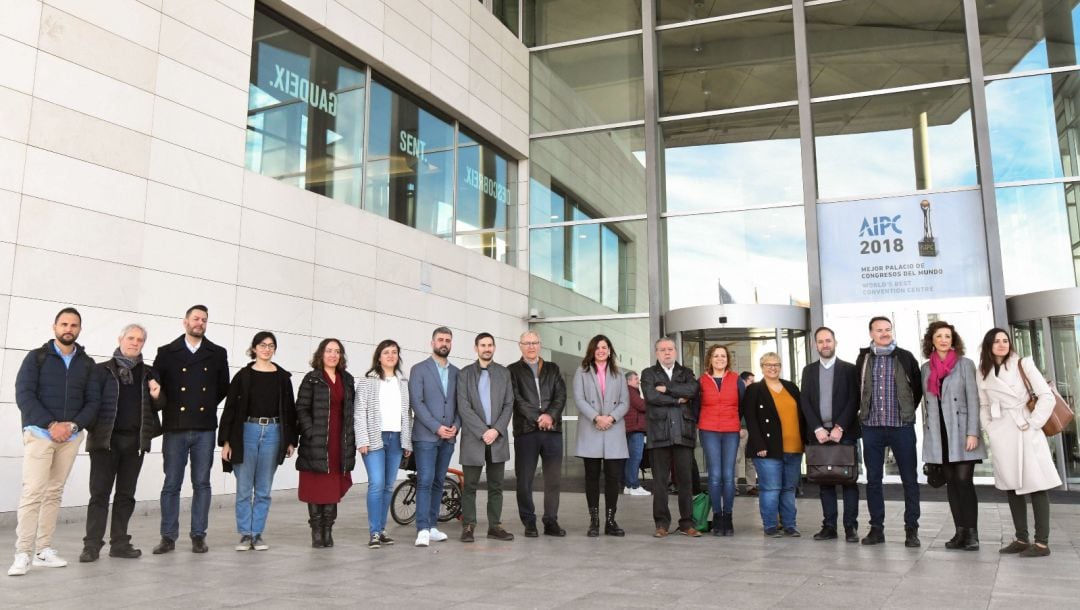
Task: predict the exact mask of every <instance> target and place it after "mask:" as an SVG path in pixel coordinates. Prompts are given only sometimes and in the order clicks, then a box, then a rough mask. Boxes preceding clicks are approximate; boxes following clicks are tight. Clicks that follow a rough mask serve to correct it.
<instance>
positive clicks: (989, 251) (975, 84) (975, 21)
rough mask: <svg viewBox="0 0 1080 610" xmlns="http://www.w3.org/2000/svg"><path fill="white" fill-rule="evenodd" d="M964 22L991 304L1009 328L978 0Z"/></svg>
mask: <svg viewBox="0 0 1080 610" xmlns="http://www.w3.org/2000/svg"><path fill="white" fill-rule="evenodd" d="M964 24H965V30H966V31H967V48H968V63H969V64H970V68H971V116H972V118H973V119H974V120H975V158H976V161H977V162H978V164H979V170H978V171H979V184H980V185H982V209H983V231H984V235H985V237H986V262H987V267H988V272H989V274H990V303H991V305H992V307H993V309H994V325H995V326H998V327H999V328H1007V327H1008V318H1009V315H1008V312H1007V311H1006V309H1005V273H1004V270H1003V267H1002V263H1001V234H1000V233H999V232H998V215H997V193H995V192H994V164H993V162H992V161H991V157H990V124H989V121H988V120H987V117H986V81H985V79H984V78H983V76H984V75H983V65H982V46H981V45H980V43H979V16H978V13H977V9H976V7H975V0H964Z"/></svg>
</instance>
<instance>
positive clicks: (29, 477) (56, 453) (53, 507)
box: [15, 431, 86, 553]
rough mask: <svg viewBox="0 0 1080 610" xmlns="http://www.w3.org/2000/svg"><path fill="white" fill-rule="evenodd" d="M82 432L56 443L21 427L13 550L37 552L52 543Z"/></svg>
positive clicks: (81, 439) (80, 442)
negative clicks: (20, 489)
mask: <svg viewBox="0 0 1080 610" xmlns="http://www.w3.org/2000/svg"><path fill="white" fill-rule="evenodd" d="M85 436H86V433H85V432H79V438H78V440H74V441H69V442H66V443H55V442H53V441H51V440H45V439H42V438H38V437H36V436H34V435H33V434H31V433H30V432H29V431H23V468H22V495H21V496H20V497H19V513H18V518H19V523H18V525H16V526H15V535H16V537H17V540H16V542H15V552H16V553H33V552H35V551H37V552H40V551H41V550H42V549H45V548H48V547H50V546H52V536H53V532H55V531H56V519H57V517H58V516H59V515H60V499H61V498H62V497H63V495H64V483H66V482H67V478H68V474H69V473H70V472H71V465H72V464H74V463H75V456H76V455H78V453H79V445H81V444H82V441H83V438H84V437H85Z"/></svg>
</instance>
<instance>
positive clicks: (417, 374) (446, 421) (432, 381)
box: [409, 326, 461, 546]
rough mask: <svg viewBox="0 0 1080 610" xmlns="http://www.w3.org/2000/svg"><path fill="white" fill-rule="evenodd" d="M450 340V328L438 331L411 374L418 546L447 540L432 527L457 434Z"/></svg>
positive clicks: (456, 372)
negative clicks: (422, 358) (424, 356)
mask: <svg viewBox="0 0 1080 610" xmlns="http://www.w3.org/2000/svg"><path fill="white" fill-rule="evenodd" d="M453 338H454V334H453V333H452V332H450V329H449V328H447V327H445V326H440V327H439V328H436V329H435V332H433V333H431V357H430V358H428V359H427V360H424V361H423V362H421V363H419V364H417V365H416V366H414V367H412V370H411V371H410V372H409V404H410V406H412V410H413V418H414V419H413V431H412V443H413V453H414V454H415V455H416V546H427V545H428V543H429V542H430V541H432V540H434V541H435V542H442V541H443V540H446V538H447V536H446V534H444V533H442V532H440V531H439V529H438V528H437V527H436V525H438V523H439V506H440V505H441V504H442V488H443V479H445V478H446V469H447V468H449V467H450V458H451V457H453V455H454V441H455V439H456V438H457V433H458V430H459V429H460V428H461V419H460V418H459V417H458V412H457V376H458V367H456V366H454V365H453V364H450V362H449V360H447V357H448V356H449V355H450V347H451V344H452V343H453Z"/></svg>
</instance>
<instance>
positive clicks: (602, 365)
mask: <svg viewBox="0 0 1080 610" xmlns="http://www.w3.org/2000/svg"><path fill="white" fill-rule="evenodd" d="M596 382H597V383H598V384H599V385H600V398H601V399H603V398H604V394H606V393H607V362H597V363H596Z"/></svg>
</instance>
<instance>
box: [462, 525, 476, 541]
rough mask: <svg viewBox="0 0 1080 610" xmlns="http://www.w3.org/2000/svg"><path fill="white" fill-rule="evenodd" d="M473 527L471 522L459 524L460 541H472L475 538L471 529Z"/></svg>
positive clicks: (474, 527)
mask: <svg viewBox="0 0 1080 610" xmlns="http://www.w3.org/2000/svg"><path fill="white" fill-rule="evenodd" d="M475 529H476V526H475V525H473V524H471V523H469V524H466V525H463V526H461V541H462V542H472V541H473V540H475V537H474V536H473V531H474V530H475Z"/></svg>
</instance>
